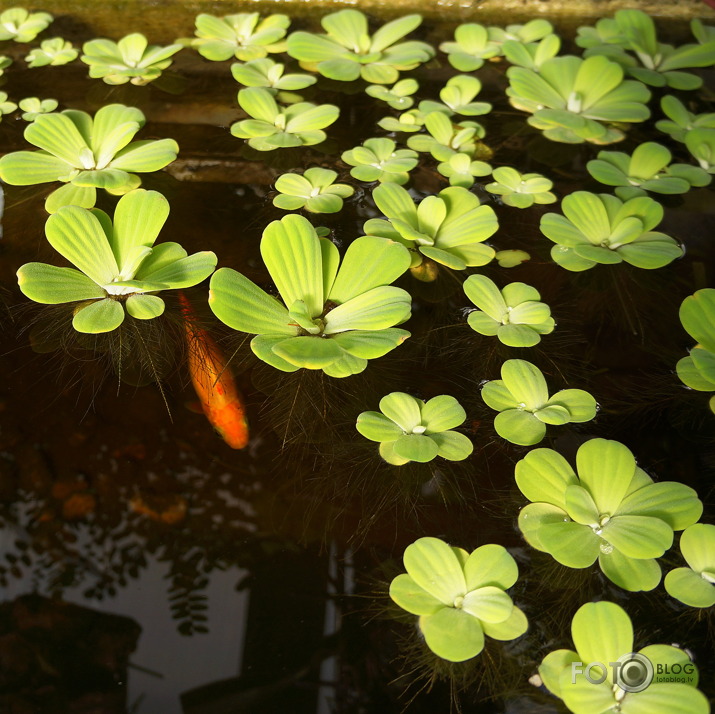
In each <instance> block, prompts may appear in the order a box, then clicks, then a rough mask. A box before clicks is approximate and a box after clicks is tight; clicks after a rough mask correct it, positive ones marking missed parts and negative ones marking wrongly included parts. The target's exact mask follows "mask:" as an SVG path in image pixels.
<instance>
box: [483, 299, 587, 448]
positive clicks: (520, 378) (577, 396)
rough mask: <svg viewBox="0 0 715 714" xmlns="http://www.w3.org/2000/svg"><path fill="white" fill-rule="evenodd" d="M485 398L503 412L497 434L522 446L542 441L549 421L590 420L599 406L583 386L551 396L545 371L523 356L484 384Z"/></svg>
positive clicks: (555, 422) (496, 420)
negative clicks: (496, 377) (499, 376)
mask: <svg viewBox="0 0 715 714" xmlns="http://www.w3.org/2000/svg"><path fill="white" fill-rule="evenodd" d="M542 314H543V310H542ZM482 399H483V400H484V402H485V404H486V405H487V406H488V407H491V408H492V409H496V411H498V412H499V414H497V415H496V417H495V418H494V429H495V430H496V432H497V434H499V436H501V437H502V438H503V439H506V440H507V441H510V442H511V443H512V444H518V445H519V446H532V445H533V444H538V443H539V442H540V441H541V440H542V439H543V438H544V436H546V425H547V424H554V425H556V426H560V425H562V424H569V423H571V422H578V423H581V422H585V421H590V420H591V419H593V418H594V417H595V416H596V409H597V405H596V400H595V399H594V398H593V397H592V396H591V395H590V394H589V393H588V392H586V391H584V390H583V389H562V390H561V391H559V392H556V394H554V396H553V397H549V390H548V387H547V386H546V380H545V379H544V375H543V374H542V373H541V370H540V369H539V368H538V367H536V366H534V365H533V364H531V362H527V361H526V360H522V359H508V360H507V361H506V362H504V364H503V365H502V367H501V379H493V380H491V381H489V382H487V383H486V384H485V385H484V386H483V387H482Z"/></svg>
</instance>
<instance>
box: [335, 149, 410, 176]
mask: <svg viewBox="0 0 715 714" xmlns="http://www.w3.org/2000/svg"><path fill="white" fill-rule="evenodd" d="M340 158H341V159H342V160H343V161H344V162H345V163H346V164H349V165H350V166H352V167H353V168H351V169H350V175H351V176H352V177H353V178H355V179H357V180H358V181H379V182H380V183H383V182H384V183H397V184H405V183H407V182H408V181H409V179H410V174H409V172H410V171H412V169H414V168H415V166H417V163H418V162H419V158H418V156H417V152H416V151H412V149H398V148H397V144H396V143H395V142H394V141H393V140H392V139H386V138H379V139H366V140H365V141H364V142H363V143H362V146H356V147H354V148H352V149H349V150H348V151H343V154H342V156H341V157H340Z"/></svg>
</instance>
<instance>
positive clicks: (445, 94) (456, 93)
mask: <svg viewBox="0 0 715 714" xmlns="http://www.w3.org/2000/svg"><path fill="white" fill-rule="evenodd" d="M481 91H482V83H481V82H480V81H479V80H478V79H477V78H476V77H472V76H470V75H467V74H458V75H457V76H455V77H452V78H451V79H449V80H448V81H447V84H445V86H444V87H443V88H442V89H441V90H440V92H439V98H440V99H441V100H442V101H441V102H433V101H431V100H429V99H425V100H423V101H421V102H420V104H419V110H420V112H422V114H424V115H425V116H426V115H428V114H430V113H431V112H442V113H443V114H446V115H447V116H452V115H453V114H461V115H462V116H478V115H480V114H488V113H489V112H490V111H491V110H492V105H491V104H490V103H489V102H475V101H474V99H475V97H476V96H477V95H478V94H479V92H481Z"/></svg>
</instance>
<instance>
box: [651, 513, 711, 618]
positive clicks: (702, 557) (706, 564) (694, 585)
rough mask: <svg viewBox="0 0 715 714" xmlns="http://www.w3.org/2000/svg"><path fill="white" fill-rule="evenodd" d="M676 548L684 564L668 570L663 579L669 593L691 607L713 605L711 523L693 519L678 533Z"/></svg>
mask: <svg viewBox="0 0 715 714" xmlns="http://www.w3.org/2000/svg"><path fill="white" fill-rule="evenodd" d="M680 552H681V553H682V554H683V558H685V562H686V563H687V564H688V567H687V568H676V569H675V570H671V571H670V572H669V573H668V574H667V575H666V576H665V580H664V583H663V584H664V585H665V589H666V590H667V591H668V594H669V595H671V596H672V597H674V598H676V599H677V600H680V602H683V603H685V604H686V605H690V606H691V607H700V608H705V607H712V606H713V605H715V526H713V525H710V524H709V523H696V524H694V525H692V526H689V527H688V528H686V529H685V530H684V531H683V533H682V534H681V536H680Z"/></svg>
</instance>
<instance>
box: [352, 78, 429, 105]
mask: <svg viewBox="0 0 715 714" xmlns="http://www.w3.org/2000/svg"><path fill="white" fill-rule="evenodd" d="M418 89H419V84H418V83H417V80H416V79H401V80H400V81H399V82H395V84H394V85H393V86H392V87H389V88H388V87H385V86H384V85H382V84H370V85H368V86H367V87H365V93H366V94H367V95H369V96H371V97H373V98H374V99H379V100H380V101H381V102H385V103H386V104H387V105H388V106H389V107H392V108H393V109H409V108H410V107H411V106H412V105H413V104H414V99H412V95H413V94H414V93H415V92H416V91H417V90H418Z"/></svg>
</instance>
